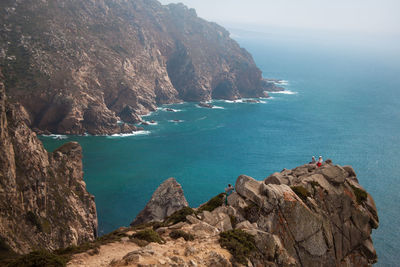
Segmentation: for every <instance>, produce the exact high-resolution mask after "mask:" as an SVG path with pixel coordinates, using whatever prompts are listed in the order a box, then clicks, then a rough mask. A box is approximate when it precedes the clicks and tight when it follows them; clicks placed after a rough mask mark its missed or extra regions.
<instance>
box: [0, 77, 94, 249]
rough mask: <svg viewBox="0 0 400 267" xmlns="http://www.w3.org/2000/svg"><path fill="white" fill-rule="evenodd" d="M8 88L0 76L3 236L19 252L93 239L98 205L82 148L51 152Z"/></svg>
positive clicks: (0, 212)
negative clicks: (87, 181) (9, 98)
mask: <svg viewBox="0 0 400 267" xmlns="http://www.w3.org/2000/svg"><path fill="white" fill-rule="evenodd" d="M4 90H5V88H4V84H3V79H2V76H1V74H0V181H1V183H0V239H1V240H4V242H5V243H6V244H7V245H8V246H10V247H11V249H12V250H14V251H15V252H18V253H27V252H29V251H31V250H33V249H38V248H46V249H57V248H62V247H66V246H69V245H78V244H80V243H83V242H86V241H91V240H94V239H95V238H96V236H97V215H96V206H95V203H94V197H93V196H92V195H90V194H89V193H88V192H87V191H86V185H85V182H84V181H83V172H82V148H81V146H80V145H79V144H78V143H76V142H70V143H67V144H64V145H63V146H61V147H60V148H58V149H56V150H55V151H54V152H53V153H48V152H47V151H46V150H45V149H44V147H43V145H42V143H41V142H40V140H39V139H38V138H37V137H36V134H35V133H34V132H32V131H31V130H30V129H29V127H28V126H27V125H26V123H27V122H28V123H29V121H30V118H29V117H27V115H28V114H27V113H26V112H25V111H24V109H23V107H22V106H20V105H18V104H17V105H12V104H10V103H7V101H6V97H5V93H4Z"/></svg>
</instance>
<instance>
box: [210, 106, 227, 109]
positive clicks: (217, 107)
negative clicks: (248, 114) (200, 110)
mask: <svg viewBox="0 0 400 267" xmlns="http://www.w3.org/2000/svg"><path fill="white" fill-rule="evenodd" d="M212 108H215V109H225V108H224V107H220V106H213V107H212Z"/></svg>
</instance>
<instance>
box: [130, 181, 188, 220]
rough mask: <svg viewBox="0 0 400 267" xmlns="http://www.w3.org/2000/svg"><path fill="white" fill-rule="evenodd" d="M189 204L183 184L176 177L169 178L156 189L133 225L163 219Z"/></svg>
mask: <svg viewBox="0 0 400 267" xmlns="http://www.w3.org/2000/svg"><path fill="white" fill-rule="evenodd" d="M187 206H188V203H187V201H186V198H185V196H184V195H183V190H182V187H181V185H180V184H178V182H177V181H176V180H175V179H174V178H169V179H167V180H165V181H164V182H163V183H162V184H161V185H160V186H159V187H158V188H157V189H156V191H154V193H153V195H152V197H151V199H150V201H149V202H148V203H147V205H146V207H145V208H144V209H143V210H142V211H141V212H140V213H139V214H138V215H137V217H136V218H135V220H133V222H132V223H131V225H138V224H141V223H145V222H151V221H162V220H164V219H165V218H166V217H168V216H169V215H171V214H172V213H174V212H175V211H178V210H180V209H182V208H184V207H187Z"/></svg>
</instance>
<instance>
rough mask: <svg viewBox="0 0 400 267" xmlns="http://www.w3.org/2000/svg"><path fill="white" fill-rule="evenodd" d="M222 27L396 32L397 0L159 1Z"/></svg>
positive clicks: (399, 2) (398, 25)
mask: <svg viewBox="0 0 400 267" xmlns="http://www.w3.org/2000/svg"><path fill="white" fill-rule="evenodd" d="M160 2H161V3H163V4H167V3H171V2H174V3H177V2H182V3H184V4H186V5H187V6H189V7H192V8H195V9H196V11H197V14H198V15H199V16H200V17H202V18H205V19H207V20H211V21H215V22H218V23H220V24H222V25H224V26H236V25H238V26H239V25H241V24H242V25H244V26H246V25H247V26H250V25H259V26H264V25H265V26H278V27H288V28H303V29H319V30H321V29H322V30H334V31H340V32H359V33H367V34H370V33H372V34H375V33H383V34H391V35H392V34H395V35H400V0H246V1H244V0H178V1H174V0H161V1H160Z"/></svg>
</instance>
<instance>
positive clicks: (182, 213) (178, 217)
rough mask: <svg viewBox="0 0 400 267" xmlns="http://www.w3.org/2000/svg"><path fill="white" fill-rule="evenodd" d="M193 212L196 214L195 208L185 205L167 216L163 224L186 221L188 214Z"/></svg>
mask: <svg viewBox="0 0 400 267" xmlns="http://www.w3.org/2000/svg"><path fill="white" fill-rule="evenodd" d="M191 214H194V210H193V209H192V208H190V207H184V208H182V209H180V210H178V211H175V212H174V213H172V214H171V215H170V216H169V217H168V218H166V219H165V220H164V224H163V225H162V226H166V225H171V224H176V223H178V222H185V221H186V216H188V215H191Z"/></svg>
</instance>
